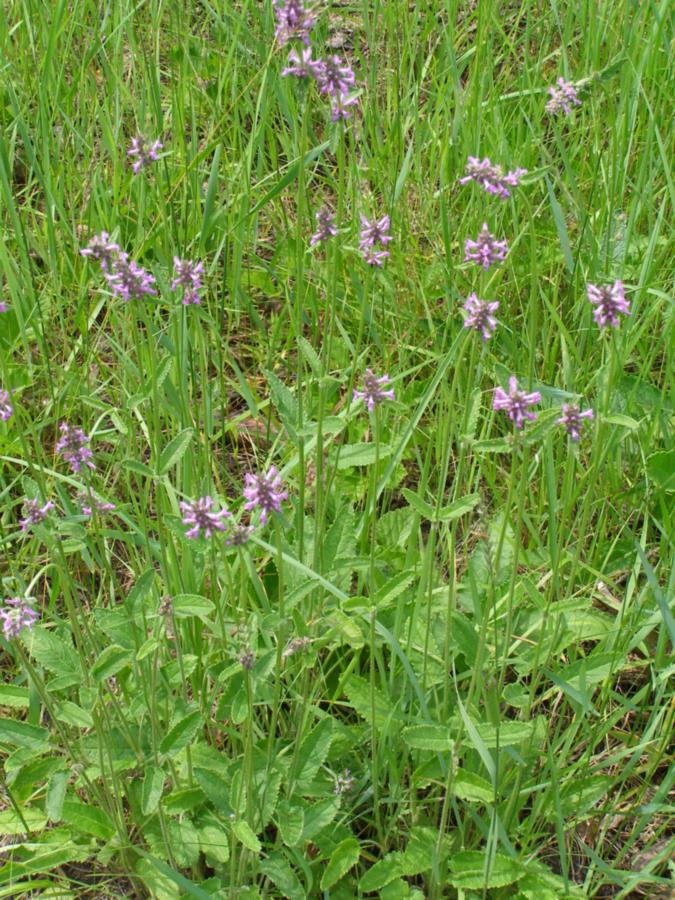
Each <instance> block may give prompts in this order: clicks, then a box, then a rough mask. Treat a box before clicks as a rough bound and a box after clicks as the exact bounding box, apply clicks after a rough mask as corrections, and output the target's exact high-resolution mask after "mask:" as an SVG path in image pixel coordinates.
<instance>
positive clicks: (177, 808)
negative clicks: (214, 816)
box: [162, 787, 212, 816]
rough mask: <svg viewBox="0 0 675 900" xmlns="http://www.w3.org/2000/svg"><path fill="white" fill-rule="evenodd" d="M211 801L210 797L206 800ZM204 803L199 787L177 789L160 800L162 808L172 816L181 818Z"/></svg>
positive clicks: (203, 795) (204, 798) (204, 797)
mask: <svg viewBox="0 0 675 900" xmlns="http://www.w3.org/2000/svg"><path fill="white" fill-rule="evenodd" d="M208 799H209V800H212V798H211V797H209V798H208ZM204 803H206V794H205V793H204V791H203V790H202V789H201V788H200V787H191V788H178V789H177V790H173V791H171V793H170V794H167V795H166V797H163V798H162V807H163V808H164V809H165V810H166V812H168V813H169V814H170V815H172V816H174V815H175V816H182V815H183V813H186V812H192V810H195V809H197V808H198V807H199V806H202V805H203V804H204Z"/></svg>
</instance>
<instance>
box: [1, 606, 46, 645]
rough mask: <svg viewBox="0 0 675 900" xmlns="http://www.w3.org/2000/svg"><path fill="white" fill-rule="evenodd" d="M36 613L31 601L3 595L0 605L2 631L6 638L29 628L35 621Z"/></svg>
mask: <svg viewBox="0 0 675 900" xmlns="http://www.w3.org/2000/svg"><path fill="white" fill-rule="evenodd" d="M37 617H38V614H37V612H36V611H35V610H34V609H33V605H32V601H31V600H29V599H25V600H24V599H23V598H22V597H5V599H4V600H3V601H2V606H0V621H2V631H3V634H4V635H5V638H6V639H7V640H10V639H11V638H15V637H18V636H19V635H20V634H21V632H22V631H23V630H24V629H26V628H27V629H28V630H29V631H30V629H31V628H32V627H33V625H35V623H36V622H37Z"/></svg>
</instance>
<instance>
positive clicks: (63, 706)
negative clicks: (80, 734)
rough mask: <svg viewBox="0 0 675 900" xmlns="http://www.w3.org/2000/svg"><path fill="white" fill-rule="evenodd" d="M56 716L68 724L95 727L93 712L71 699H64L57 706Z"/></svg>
mask: <svg viewBox="0 0 675 900" xmlns="http://www.w3.org/2000/svg"><path fill="white" fill-rule="evenodd" d="M56 718H57V719H58V720H59V722H65V723H66V725H75V727H77V728H93V727H94V720H93V719H92V717H91V713H88V712H87V710H86V709H82V707H81V706H78V705H77V703H72V702H71V701H70V700H62V701H61V703H59V705H58V706H57V708H56Z"/></svg>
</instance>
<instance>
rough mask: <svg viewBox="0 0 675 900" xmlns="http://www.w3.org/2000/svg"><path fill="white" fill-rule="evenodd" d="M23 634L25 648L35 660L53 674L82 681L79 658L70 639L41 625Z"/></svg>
mask: <svg viewBox="0 0 675 900" xmlns="http://www.w3.org/2000/svg"><path fill="white" fill-rule="evenodd" d="M24 634H25V637H24V643H25V645H26V649H27V650H28V652H29V653H30V655H31V656H32V657H33V659H34V660H35V661H36V662H38V663H39V664H40V665H41V666H44V667H45V669H47V670H48V671H49V672H52V673H53V674H54V675H59V676H66V677H68V676H69V677H71V678H73V679H74V681H73V682H72V683H73V684H76V683H78V682H81V681H82V669H81V667H80V659H79V656H78V655H77V652H76V651H75V647H74V646H73V644H72V641H66V640H64V639H62V638H60V637H58V636H57V635H56V634H54V632H53V631H49V630H48V629H47V628H45V627H44V626H42V625H36V626H35V627H34V628H33V629H32V630H31V631H29V632H24Z"/></svg>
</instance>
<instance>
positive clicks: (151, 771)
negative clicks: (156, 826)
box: [141, 766, 165, 816]
mask: <svg viewBox="0 0 675 900" xmlns="http://www.w3.org/2000/svg"><path fill="white" fill-rule="evenodd" d="M164 778H165V775H164V770H163V769H160V768H159V767H158V766H148V768H147V769H146V772H145V778H144V779H143V790H142V792H141V810H142V811H143V815H144V816H149V815H151V814H152V813H154V812H155V810H156V809H157V807H158V806H159V800H160V797H161V796H162V791H163V790H164Z"/></svg>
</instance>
